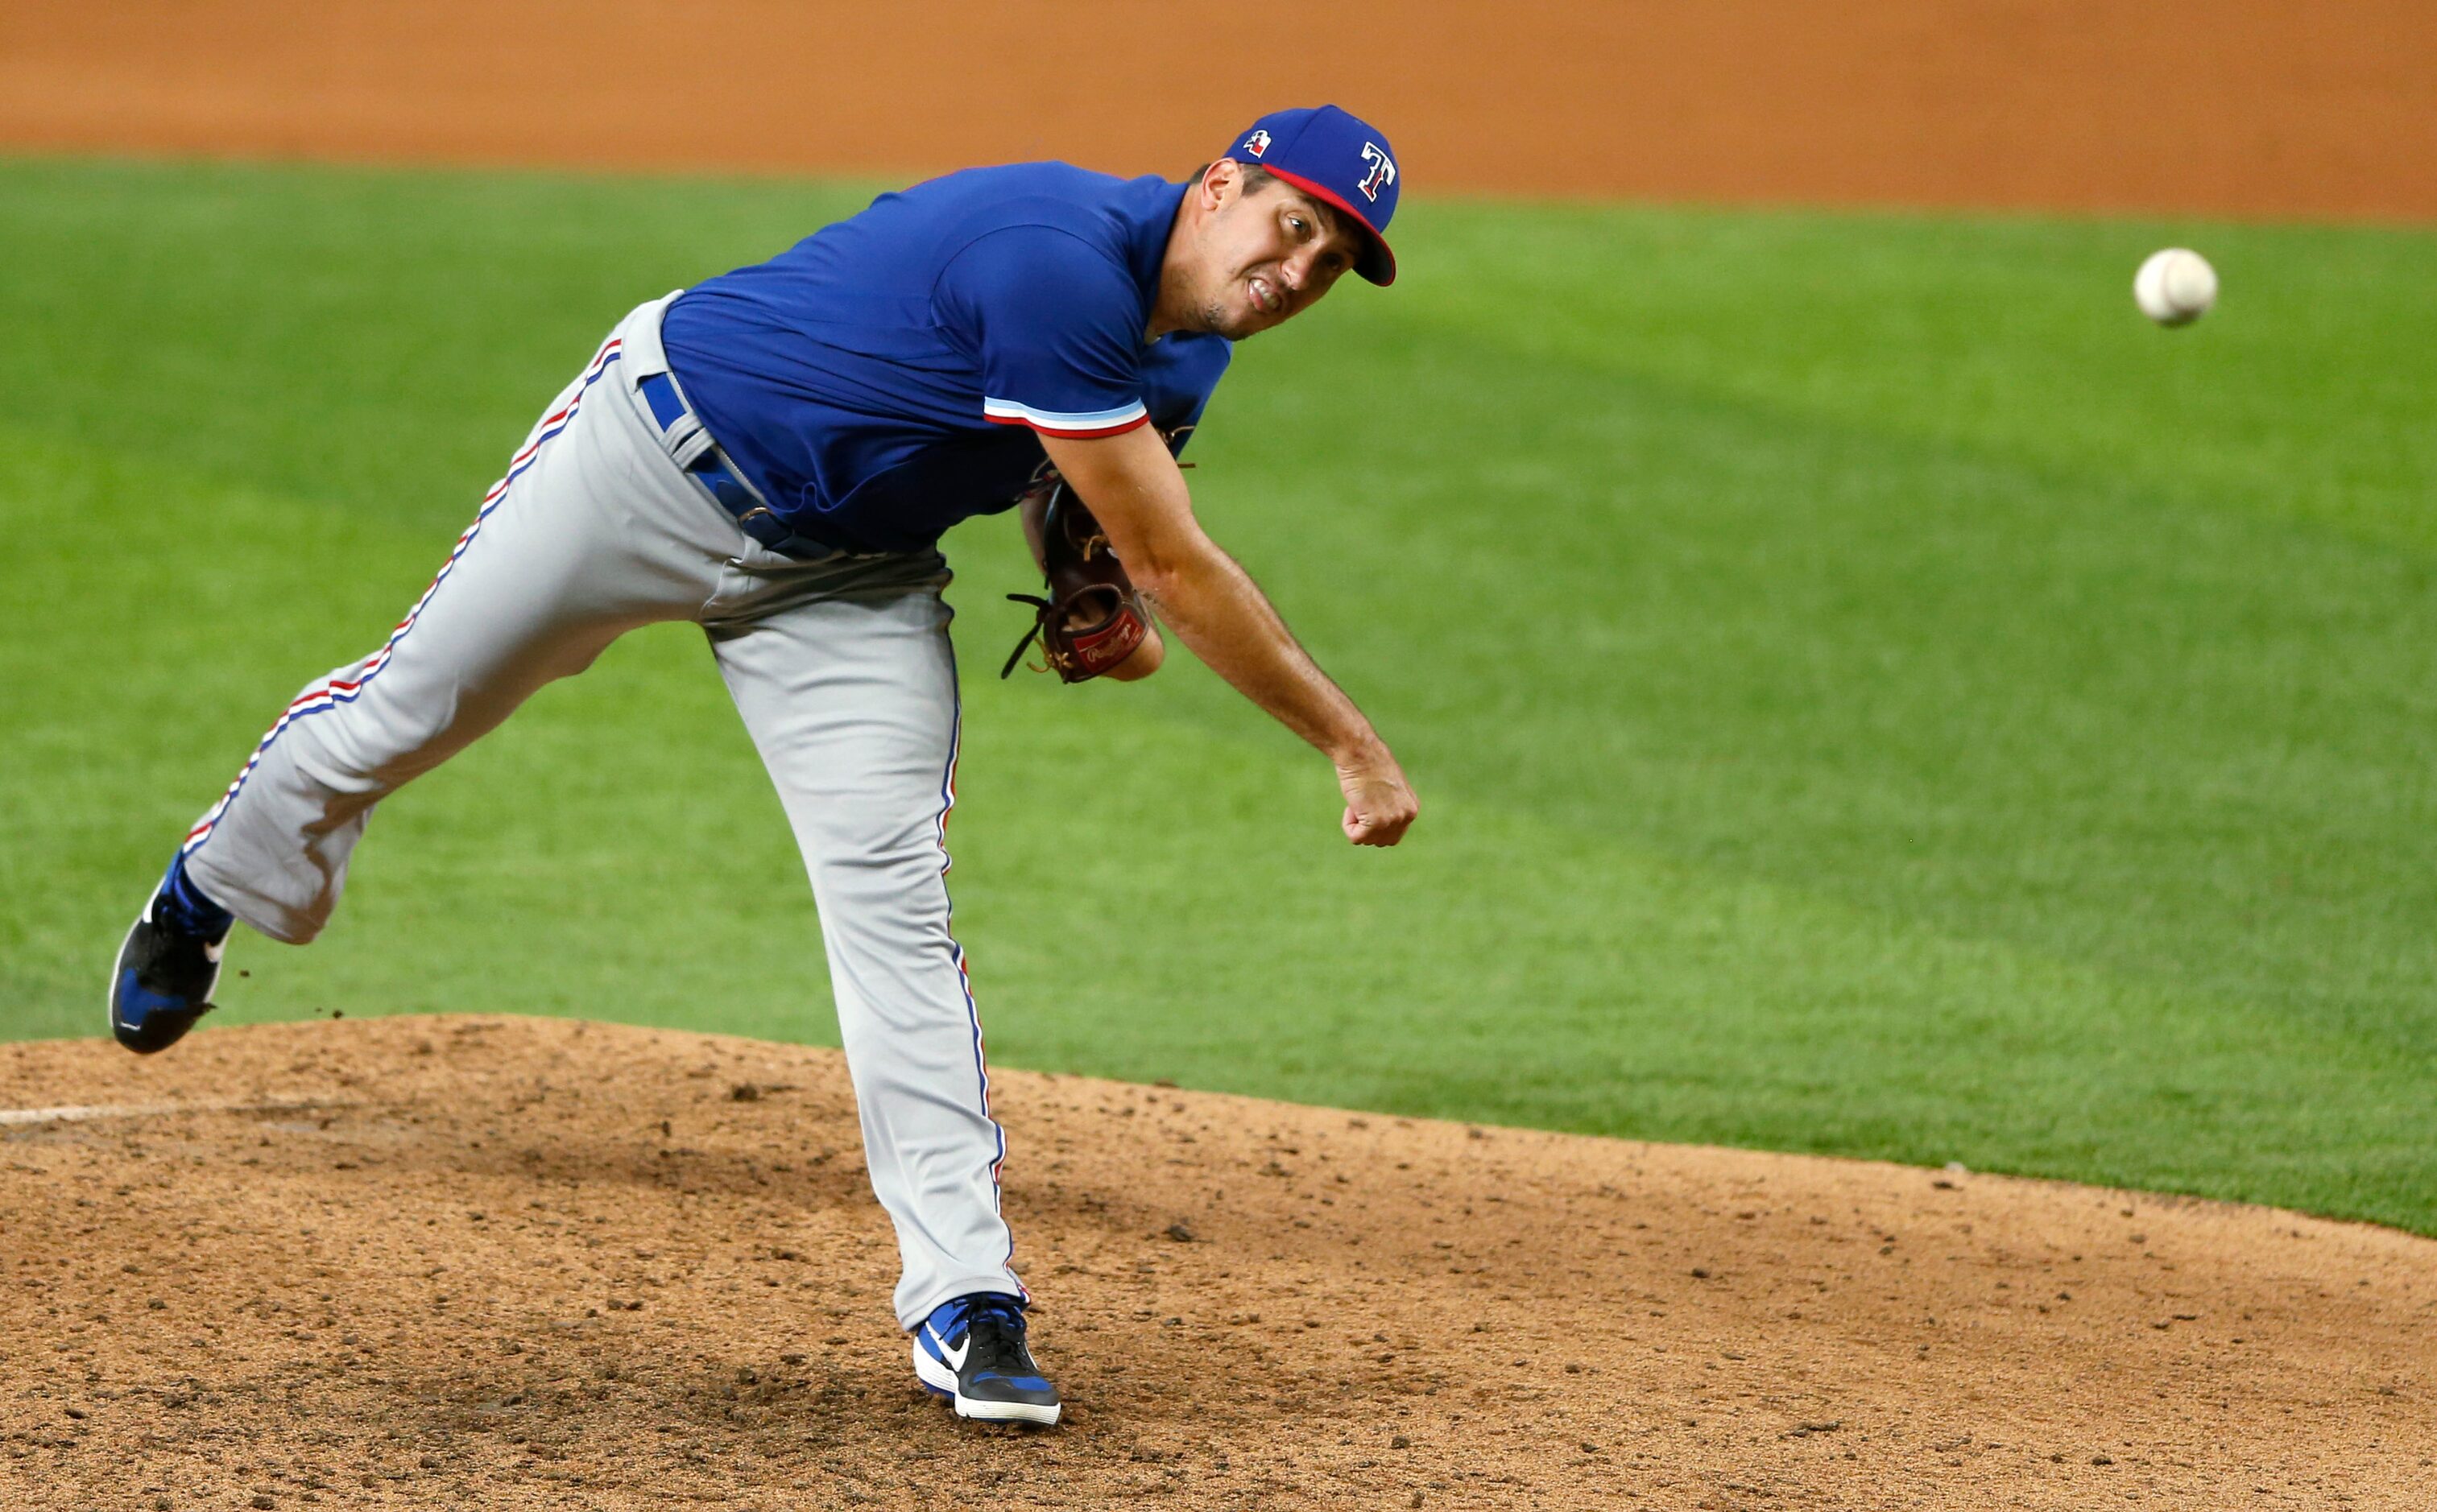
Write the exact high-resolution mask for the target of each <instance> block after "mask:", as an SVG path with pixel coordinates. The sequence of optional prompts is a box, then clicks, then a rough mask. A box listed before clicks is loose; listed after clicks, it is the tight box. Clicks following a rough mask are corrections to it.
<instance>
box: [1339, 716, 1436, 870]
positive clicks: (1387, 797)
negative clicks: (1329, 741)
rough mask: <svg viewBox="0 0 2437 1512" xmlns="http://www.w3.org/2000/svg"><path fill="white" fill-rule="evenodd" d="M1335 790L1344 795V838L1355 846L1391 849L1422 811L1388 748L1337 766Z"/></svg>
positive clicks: (1376, 748) (1375, 749) (1372, 750)
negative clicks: (1375, 846) (1389, 847)
mask: <svg viewBox="0 0 2437 1512" xmlns="http://www.w3.org/2000/svg"><path fill="white" fill-rule="evenodd" d="M1337 786H1338V788H1339V789H1340V791H1342V792H1343V793H1344V794H1345V817H1344V819H1342V820H1341V821H1340V824H1341V826H1343V828H1344V830H1345V838H1346V839H1348V840H1350V841H1352V842H1354V843H1356V844H1357V845H1393V844H1394V843H1396V842H1398V841H1400V840H1402V839H1404V838H1405V830H1406V828H1407V826H1411V824H1412V822H1413V818H1414V816H1415V815H1417V814H1419V813H1420V812H1421V811H1422V803H1421V800H1420V799H1418V798H1416V797H1414V796H1413V790H1412V788H1411V786H1410V785H1409V784H1408V783H1407V782H1406V781H1405V772H1404V769H1403V768H1402V767H1399V766H1397V765H1396V758H1395V757H1394V756H1391V755H1389V754H1388V748H1387V747H1386V746H1384V745H1381V744H1379V743H1378V742H1377V741H1376V740H1375V741H1373V742H1372V744H1371V746H1370V747H1369V748H1368V749H1367V750H1365V751H1363V752H1361V753H1359V755H1356V756H1351V757H1348V758H1342V759H1340V760H1339V761H1338V763H1337Z"/></svg>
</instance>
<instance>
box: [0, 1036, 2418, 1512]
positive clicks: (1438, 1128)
mask: <svg viewBox="0 0 2437 1512" xmlns="http://www.w3.org/2000/svg"><path fill="white" fill-rule="evenodd" d="M993 1081H994V1085H995V1086H996V1089H997V1104H998V1109H999V1112H1000V1115H1001V1117H1002V1118H1003V1120H1004V1121H1006V1122H1007V1124H1008V1127H1009V1130H1010V1138H1011V1146H1012V1155H1011V1156H1010V1158H1009V1160H1008V1165H1007V1198H1006V1200H1007V1207H1008V1212H1009V1214H1010V1216H1011V1217H1012V1219H1013V1220H1014V1222H1015V1225H1016V1228H1017V1233H1018V1236H1019V1240H1020V1245H1021V1248H1020V1264H1021V1265H1022V1266H1023V1267H1024V1269H1025V1272H1026V1277H1027V1279H1028V1281H1029V1283H1030V1284H1031V1286H1032V1287H1033V1289H1034V1291H1035V1292H1036V1294H1037V1295H1038V1298H1039V1301H1038V1305H1037V1308H1036V1311H1035V1333H1036V1340H1037V1344H1038V1347H1039V1351H1040V1353H1041V1354H1042V1356H1043V1360H1044V1362H1045V1363H1046V1364H1048V1365H1049V1366H1050V1367H1051V1368H1052V1369H1053V1371H1054V1372H1055V1374H1056V1376H1057V1378H1058V1380H1059V1381H1060V1382H1061V1386H1062V1387H1063V1388H1064V1390H1065V1391H1066V1393H1067V1394H1068V1399H1069V1403H1070V1406H1069V1409H1068V1420H1067V1422H1066V1423H1065V1424H1063V1425H1062V1426H1061V1427H1060V1428H1059V1429H1057V1430H1054V1431H1051V1432H1048V1433H1017V1432H1013V1431H1004V1430H984V1429H978V1428H975V1427H973V1426H971V1425H961V1424H958V1423H956V1422H955V1421H954V1420H953V1419H951V1418H950V1417H949V1416H948V1415H947V1414H946V1412H945V1411H944V1410H943V1409H942V1408H940V1407H938V1405H936V1404H935V1403H934V1402H933V1401H932V1400H931V1399H928V1398H925V1397H923V1396H922V1395H921V1394H920V1392H919V1391H918V1389H917V1388H916V1387H915V1385H914V1383H913V1380H912V1376H911V1373H910V1371H909V1370H908V1369H907V1367H906V1364H905V1361H904V1354H903V1351H904V1346H903V1341H902V1340H901V1338H900V1336H899V1335H898V1334H897V1332H896V1330H895V1326H894V1323H893V1320H892V1319H891V1318H890V1317H889V1316H888V1312H887V1309H886V1304H885V1294H886V1290H887V1287H888V1285H889V1283H890V1281H891V1280H892V1279H893V1277H894V1261H895V1254H894V1246H893V1244H892V1243H891V1241H890V1239H889V1235H888V1231H887V1227H886V1225H885V1222H884V1221H883V1219H882V1217H881V1215H880V1213H879V1211H878V1210H877V1208H875V1206H874V1205H873V1203H872V1201H871V1199H870V1195H869V1192H868V1189H867V1187H866V1185H865V1182H864V1177H863V1172H862V1167H861V1162H860V1160H859V1158H858V1156H857V1153H856V1149H857V1147H856V1133H855V1124H854V1120H853V1113H852V1105H851V1101H850V1092H849V1089H848V1085H847V1081H846V1077H845V1072H844V1068H843V1065H842V1063H841V1061H840V1059H839V1057H838V1056H837V1054H836V1053H835V1052H834V1051H823V1050H812V1049H802V1048H797V1047H788V1046H779V1045H769V1044H762V1043H758V1042H753V1041H746V1040H738V1039H726V1038H716V1037H711V1036H706V1035H698V1034H675V1033H664V1032H655V1031H645V1030H637V1029H625V1028H617V1027H611V1026H606V1025H599V1024H592V1025H587V1024H581V1023H570V1022H565V1021H556V1020H543V1019H525V1018H501V1017H479V1018H478V1017H443V1018H390V1019H382V1020H376V1021H370V1022H356V1021H349V1022H343V1023H315V1024H296V1025H285V1026H278V1027H270V1028H242V1029H219V1030H210V1029H207V1030H204V1031H202V1032H200V1033H199V1034H196V1035H195V1036H194V1037H193V1038H192V1039H190V1040H189V1041H188V1042H187V1043H185V1044H184V1045H181V1046H180V1047H178V1049H176V1050H175V1051H171V1052H170V1053H168V1054H167V1055H165V1056H162V1057H160V1058H158V1059H157V1060H152V1061H137V1060H135V1059H133V1058H131V1057H130V1056H127V1055H125V1054H124V1053H122V1052H120V1051H118V1050H116V1048H115V1047H114V1046H111V1045H108V1044H106V1043H102V1042H98V1041H86V1042H51V1043H40V1044H21V1045H12V1046H9V1047H7V1048H6V1050H5V1051H0V1106H4V1107H5V1108H6V1109H8V1110H9V1111H7V1112H5V1113H0V1257H5V1261H0V1358H5V1360H6V1361H7V1362H8V1364H7V1366H6V1369H5V1373H0V1506H6V1507H9V1508H10V1509H18V1508H26V1509H33V1508H62V1509H68V1508H74V1509H80V1512H81V1509H107V1508H120V1507H126V1508H156V1507H169V1508H176V1509H186V1508H221V1507H231V1508H235V1507H255V1508H262V1507H298V1506H305V1505H312V1504H320V1505H329V1506H415V1507H462V1506H478V1507H516V1508H523V1507H601V1508H645V1507H651V1508H663V1507H670V1506H682V1505H693V1504H714V1505H730V1506H737V1507H751V1508H774V1509H775V1508H782V1507H784V1508H794V1507H832V1506H874V1507H903V1508H932V1507H945V1506H981V1507H991V1508H997V1507H1009V1508H1017V1507H1104V1506H1117V1505H1122V1504H1128V1503H1137V1502H1139V1501H1141V1500H1142V1499H1145V1498H1160V1499H1164V1500H1162V1501H1161V1503H1160V1504H1164V1505H1174V1506H1180V1507H1204V1506H1207V1507H1366V1508H1367V1507H1411V1506H1423V1507H1532V1506H1539V1507H1577V1506H1603V1507H1615V1506H1648V1507H1654V1508H1658V1507H1665V1508H1677V1507H1680V1508H1725V1507H1734V1508H1785V1507H1797V1506H1818V1507H1855V1508H1861V1507H1869V1508H1878V1507H1893V1506H1907V1507H1926V1508H1955V1509H1963V1508H1972V1509H1983V1508H1993V1507H2041V1508H2048V1507H2053V1508H2087V1507H2094V1506H2101V1505H2106V1506H2113V1505H2119V1504H2124V1503H2139V1504H2142V1505H2164V1506H2173V1507H2190V1508H2224V1507H2273V1506H2308V1507H2334V1506H2340V1505H2341V1506H2351V1507H2378V1508H2397V1509H2401V1508H2407V1507H2426V1506H2428V1505H2429V1504H2430V1503H2429V1501H2428V1486H2430V1485H2432V1484H2437V1466H2432V1459H2437V1351H2432V1349H2431V1347H2430V1343H2429V1341H2430V1338H2431V1337H2432V1332H2437V1243H2432V1242H2429V1241H2427V1240H2421V1239H2416V1238H2412V1237H2411V1236H2407V1235H2403V1234H2398V1233H2394V1232H2392V1231H2388V1230H2383V1229H2376V1228H2371V1227H2366V1226H2360V1225H2341V1224H2333V1223H2326V1222H2322V1221H2318V1220H2313V1219H2308V1218H2301V1217H2297V1216H2295V1215H2293V1214H2290V1213H2286V1212H2280V1211H2274V1210H2269V1209H2260V1208H2233V1207H2227V1206H2221V1205H2212V1204H2200V1203H2194V1202H2189V1201H2182V1200H2169V1199H2161V1198H2155V1197H2148V1196H2131V1195H2127V1194H2124V1193H2120V1192H2109V1191H2100V1190H2092V1189H2087V1188H2078V1187H2071V1186H2064V1185H2059V1184H2050V1183H2040V1182H2028V1181H2019V1180H2009V1179H2004V1178H1995V1177H1989V1176H1982V1175H1975V1174H1969V1173H1937V1172H1930V1171H1918V1170H1911V1169H1904V1168H1897V1167H1889V1166H1883V1165H1874V1164H1868V1163H1864V1162H1854V1161H1839V1160H1825V1159H1812V1158H1794V1157H1786V1156H1765V1155H1756V1154H1746V1153H1741V1152H1733V1151H1724V1150H1711V1149H1692V1148H1676V1147H1667V1146H1654V1145H1643V1144H1632V1143H1626V1142H1622V1141H1617V1140H1606V1139H1593V1138H1578V1137H1570V1136H1560V1135H1549V1134H1534V1133H1525V1132H1518V1131H1512V1130H1505V1129H1472V1128H1466V1127H1464V1126H1461V1125H1453V1124H1444V1123H1432V1122H1427V1121H1407V1120H1400V1119H1393V1118H1387V1117H1382V1116H1377V1115H1368V1116H1366V1115H1355V1114H1347V1113H1341V1112H1333V1111H1329V1110H1325V1109H1317V1108H1303V1107H1291V1106H1286V1105H1282V1104H1271V1103H1262V1102H1256V1101H1253V1100H1249V1099H1243V1098H1233V1097H1222V1096H1216V1095H1210V1094H1204V1093H1196V1092H1183V1091H1176V1090H1172V1089H1166V1088H1158V1087H1132V1086H1118V1085H1113V1084H1110V1083H1104V1082H1096V1081H1089V1080H1083V1079H1078V1078H1071V1077H1051V1076H1043V1075H1034V1074H1026V1073H1019V1072H1012V1071H1008V1072H1001V1073H999V1074H998V1075H996V1076H995V1077H994V1078H993Z"/></svg>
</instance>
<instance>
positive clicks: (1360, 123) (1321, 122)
mask: <svg viewBox="0 0 2437 1512" xmlns="http://www.w3.org/2000/svg"><path fill="white" fill-rule="evenodd" d="M1227 156H1229V157H1231V158H1233V159H1235V160H1236V162H1238V163H1257V164H1259V165H1261V166H1262V167H1264V168H1267V169H1269V170H1270V172H1271V173H1273V174H1275V175H1276V176H1277V177H1279V178H1281V179H1284V180H1285V181H1286V182H1289V183H1291V184H1293V185H1294V186H1295V187H1296V188H1298V189H1301V190H1302V191H1303V192H1304V193H1306V194H1307V195H1310V196H1311V197H1312V198H1313V199H1315V200H1324V201H1325V202H1326V203H1327V204H1329V205H1330V206H1332V207H1334V208H1335V209H1337V210H1338V211H1340V212H1341V213H1343V214H1345V215H1347V216H1350V217H1353V218H1354V222H1355V224H1356V225H1358V226H1359V227H1361V228H1362V230H1363V231H1364V232H1366V233H1368V235H1367V236H1365V237H1364V238H1363V241H1364V246H1363V249H1362V252H1361V254H1360V255H1359V257H1357V258H1356V259H1355V263H1354V270H1355V271H1356V272H1358V273H1360V274H1361V275H1362V276H1363V277H1365V278H1367V279H1369V280H1371V282H1373V283H1375V284H1393V283H1394V282H1395V281H1396V254H1395V253H1394V252H1390V251H1389V250H1388V237H1387V235H1386V232H1387V230H1388V217H1391V216H1394V214H1395V213H1396V159H1395V157H1394V155H1393V154H1392V153H1390V152H1389V150H1388V138H1387V137H1386V136H1385V135H1383V134H1381V132H1380V131H1379V130H1378V128H1376V127H1374V126H1372V125H1370V124H1369V123H1368V122H1366V121H1364V120H1362V119H1361V117H1359V116H1357V115H1351V114H1348V113H1346V112H1344V111H1341V110H1339V109H1338V108H1337V107H1336V106H1334V105H1322V106H1319V107H1317V108H1311V109H1305V110H1296V111H1275V112H1272V113H1270V114H1268V115H1264V116H1262V117H1261V118H1260V119H1259V120H1257V121H1254V123H1253V124H1252V125H1251V126H1248V127H1246V128H1245V129H1244V131H1243V133H1242V134H1241V135H1239V136H1237V137H1236V145H1235V146H1234V147H1232V148H1228V149H1227Z"/></svg>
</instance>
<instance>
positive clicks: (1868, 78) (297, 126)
mask: <svg viewBox="0 0 2437 1512" xmlns="http://www.w3.org/2000/svg"><path fill="white" fill-rule="evenodd" d="M1323 99H1336V100H1339V101H1341V102H1342V103H1343V104H1345V105H1347V106H1349V107H1352V108H1354V109H1356V110H1359V111H1360V112H1363V113H1366V114H1368V115H1369V116H1371V117H1372V118H1373V119H1375V120H1376V121H1377V122H1378V123H1379V124H1380V125H1381V126H1382V127H1383V128H1384V129H1385V130H1388V131H1389V132H1390V133H1392V135H1393V137H1394V143H1395V146H1396V149H1397V154H1398V156H1399V158H1400V159H1401V160H1402V162H1403V165H1404V167H1405V170H1406V173H1405V182H1406V187H1407V188H1409V189H1410V190H1411V191H1412V192H1413V193H1416V194H1421V195H1434V194H1445V193H1446V192H1447V191H1449V190H1463V191H1467V192H1474V193H1493V194H1501V193H1502V194H1514V193H1526V194H1547V193H1558V194H1592V195H1627V196H1633V197H1638V198H1656V199H1667V200H1767V201H1781V202H1790V203H1808V204H1846V203H1899V204H1912V205H1994V206H2036V207H2043V208H2050V209H2091V208H2097V209H2107V210H2116V211H2123V210H2133V211H2144V212H2194V211H2197V212H2205V213H2212V214H2226V215H2270V216H2308V217H2328V216H2335V217H2350V216H2372V217H2413V218H2421V219H2427V218H2437V6H2432V5H2430V4H2429V3H2428V0H2343V3H2342V4H2340V5H2306V4H2301V3H2298V0H2142V3H2140V4H2126V3H2123V0H1798V3H1797V0H1601V3H1598V4H1582V3H1579V0H1498V3H1496V4H1489V3H1483V0H1409V3H1405V4H1396V5H1381V4H1378V3H1376V0H1362V3H1358V0H1304V3H1302V4H1298V5H1293V6H1288V7H1270V8H1253V9H1246V8H1242V7H1225V6H1186V5H1176V4H1167V5H1154V4H1148V3H1145V0H1054V3H1052V0H1006V3H996V4H980V3H976V0H896V3H893V4H888V5H863V4H847V3H844V0H690V3H688V4H686V5H683V6H672V5H667V4H659V3H654V0H418V3H416V4H414V5H411V6H410V5H394V4H390V5H382V4H372V3H367V0H317V3H314V4H309V5H308V4H304V3H301V0H110V3H108V4H84V5H72V4H66V3H62V0H29V3H27V4H23V5H17V6H12V7H11V8H10V9H9V14H8V17H7V19H6V21H5V22H0V144H9V145H15V146H18V147H26V148H45V149H89V148H116V149H126V148H132V149H139V150H155V151H157V150H168V151H176V152H194V151H202V152H210V153H229V152H235V153H253V154H271V155H275V156H305V157H337V158H354V159H360V158H379V159H387V160H393V161H450V162H482V163H519V164H584V165H600V166H606V167H635V166H648V167H660V168H679V169H686V168H712V169H733V168H750V169H760V170H778V171H784V172H809V171H824V172H836V171H842V170H844V171H858V172H868V173H872V174H876V175H880V176H883V177H893V178H900V179H903V178H908V177H922V176H927V175H928V174H931V173H935V172H939V171H943V170H945V169H949V168H956V167H963V166H966V165H971V164H975V163H995V162H1005V161H1008V160H1012V159H1020V158H1035V157H1061V158H1068V159H1072V160H1074V161H1077V162H1081V163H1087V164H1090V165H1093V166H1096V167H1102V168H1109V169H1113V170H1116V171H1123V172H1130V173H1143V172H1166V173H1168V174H1179V173H1183V172H1184V171H1186V170H1187V169H1189V168H1191V167H1192V166H1193V165H1195V164H1197V163H1200V162H1201V161H1203V160H1205V159H1207V158H1208V157H1210V156H1211V155H1213V154H1214V153H1216V152H1218V151H1219V150H1220V149H1221V148H1224V146H1225V145H1226V144H1227V142H1228V141H1229V140H1230V139H1231V138H1232V136H1233V135H1234V133H1235V132H1236V131H1237V130H1240V129H1241V128H1242V126H1243V125H1244V123H1245V122H1247V121H1249V120H1251V119H1252V118H1253V117H1254V116H1255V115H1257V114H1259V113H1262V112H1264V111H1269V110H1274V109H1277V108H1278V107H1279V106H1281V105H1285V104H1294V103H1313V102H1317V101H1319V100H1323Z"/></svg>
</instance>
